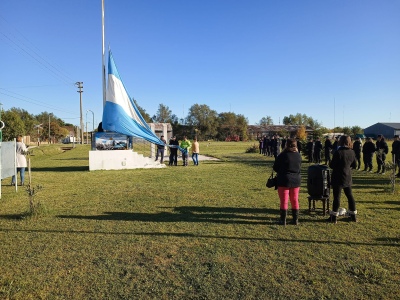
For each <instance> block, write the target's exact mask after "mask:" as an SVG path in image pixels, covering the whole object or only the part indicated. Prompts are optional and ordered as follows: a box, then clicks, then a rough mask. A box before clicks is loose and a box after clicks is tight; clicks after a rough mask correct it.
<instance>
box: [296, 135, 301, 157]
mask: <svg viewBox="0 0 400 300" xmlns="http://www.w3.org/2000/svg"><path fill="white" fill-rule="evenodd" d="M296 143H297V151H299V153H300V155H301V150H302V146H303V145H302V144H301V141H300V139H299V138H296Z"/></svg>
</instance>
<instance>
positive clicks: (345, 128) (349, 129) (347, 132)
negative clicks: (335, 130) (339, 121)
mask: <svg viewBox="0 0 400 300" xmlns="http://www.w3.org/2000/svg"><path fill="white" fill-rule="evenodd" d="M343 133H344V134H345V135H351V134H352V131H351V128H350V127H348V126H346V127H343Z"/></svg>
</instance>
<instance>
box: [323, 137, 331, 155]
mask: <svg viewBox="0 0 400 300" xmlns="http://www.w3.org/2000/svg"><path fill="white" fill-rule="evenodd" d="M324 149H325V153H327V152H330V151H331V149H332V142H331V140H330V139H326V140H325V143H324Z"/></svg>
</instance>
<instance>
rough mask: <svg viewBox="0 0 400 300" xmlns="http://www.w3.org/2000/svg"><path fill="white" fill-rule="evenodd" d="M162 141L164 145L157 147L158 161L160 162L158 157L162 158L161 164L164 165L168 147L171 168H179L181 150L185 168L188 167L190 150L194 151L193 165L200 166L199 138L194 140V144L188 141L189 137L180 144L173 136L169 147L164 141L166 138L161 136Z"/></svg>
mask: <svg viewBox="0 0 400 300" xmlns="http://www.w3.org/2000/svg"><path fill="white" fill-rule="evenodd" d="M160 139H161V140H162V141H163V142H164V145H157V154H156V160H158V157H159V156H160V157H161V160H160V162H161V163H163V161H164V152H165V147H168V148H169V161H168V165H169V166H177V165H178V150H180V151H181V153H182V162H183V166H188V163H189V151H190V150H191V151H192V160H193V164H194V165H195V166H198V165H199V153H200V145H199V142H198V141H197V138H194V139H193V143H192V142H190V141H189V140H188V138H187V136H184V137H183V139H182V141H181V142H180V143H179V141H178V140H177V138H176V136H172V137H171V139H170V140H169V143H168V146H167V142H166V140H165V139H164V136H161V138H160Z"/></svg>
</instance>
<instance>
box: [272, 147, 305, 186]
mask: <svg viewBox="0 0 400 300" xmlns="http://www.w3.org/2000/svg"><path fill="white" fill-rule="evenodd" d="M273 169H274V171H275V172H276V173H278V175H277V177H278V178H277V180H278V186H284V187H299V186H300V184H301V175H300V169H301V155H300V153H299V152H289V151H283V152H282V153H281V154H279V155H278V156H277V158H276V160H275V162H274V166H273Z"/></svg>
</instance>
